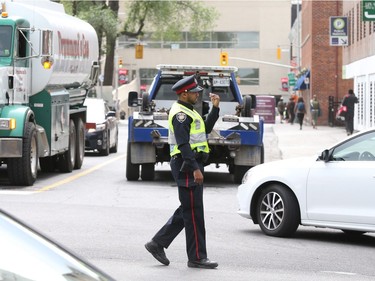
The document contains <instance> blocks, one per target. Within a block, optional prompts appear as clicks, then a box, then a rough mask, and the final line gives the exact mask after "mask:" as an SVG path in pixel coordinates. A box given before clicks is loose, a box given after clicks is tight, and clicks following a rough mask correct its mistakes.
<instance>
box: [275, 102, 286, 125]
mask: <svg viewBox="0 0 375 281" xmlns="http://www.w3.org/2000/svg"><path fill="white" fill-rule="evenodd" d="M277 110H278V112H279V115H280V123H283V119H284V111H285V102H284V100H283V97H281V98H280V100H279V102H278V103H277Z"/></svg>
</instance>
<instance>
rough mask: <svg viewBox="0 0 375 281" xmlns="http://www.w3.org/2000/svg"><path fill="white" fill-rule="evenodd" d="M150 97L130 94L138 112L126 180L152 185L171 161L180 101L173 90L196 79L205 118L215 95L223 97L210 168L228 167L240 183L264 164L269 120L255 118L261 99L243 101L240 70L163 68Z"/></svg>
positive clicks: (212, 139)
mask: <svg viewBox="0 0 375 281" xmlns="http://www.w3.org/2000/svg"><path fill="white" fill-rule="evenodd" d="M157 69H158V73H157V75H156V76H155V78H154V80H153V82H152V84H151V86H150V89H149V92H148V93H147V92H146V93H143V94H142V96H139V95H138V93H135V92H131V93H129V100H128V104H129V106H132V107H138V110H137V111H135V112H134V114H133V115H132V116H130V117H129V127H128V130H129V132H128V133H129V134H128V135H129V138H128V155H127V167H126V176H127V179H128V180H138V178H139V176H141V179H142V180H152V179H153V178H154V173H155V164H156V163H163V162H169V160H170V155H169V153H170V151H169V145H168V112H169V109H170V108H171V106H172V104H173V103H174V102H175V101H176V100H177V95H176V93H175V92H174V91H173V90H172V86H173V85H174V84H175V83H176V82H177V81H179V80H180V79H182V78H184V77H186V76H189V75H193V74H194V75H196V76H197V79H198V83H199V85H200V86H201V87H203V89H204V90H203V91H202V92H201V93H200V95H199V100H198V102H197V103H196V105H195V109H196V110H197V111H198V112H199V113H200V114H201V116H202V117H203V118H205V115H206V114H208V112H209V111H210V108H211V107H212V104H211V101H210V98H209V94H210V93H215V94H217V95H219V96H220V117H219V120H218V121H217V122H216V124H215V126H214V129H213V130H212V132H211V133H210V134H208V135H207V140H208V143H209V147H210V157H209V160H208V163H207V164H215V165H216V167H218V166H219V165H220V164H224V165H226V166H227V167H228V171H229V173H231V174H233V176H234V181H235V182H237V183H238V182H240V181H241V180H242V176H243V175H244V173H245V172H246V171H247V170H248V169H249V168H251V167H253V166H255V165H258V164H260V163H262V162H263V161H264V149H263V119H261V118H259V116H257V115H255V114H254V112H255V108H256V97H255V96H254V95H245V96H242V95H241V92H240V89H239V87H238V84H237V79H236V71H237V68H235V67H228V66H227V67H218V66H191V65H158V66H157Z"/></svg>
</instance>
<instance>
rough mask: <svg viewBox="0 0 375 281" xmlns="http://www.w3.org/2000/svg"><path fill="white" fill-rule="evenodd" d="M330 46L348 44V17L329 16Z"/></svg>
mask: <svg viewBox="0 0 375 281" xmlns="http://www.w3.org/2000/svg"><path fill="white" fill-rule="evenodd" d="M329 22H330V24H329V33H330V42H329V43H330V46H348V18H347V17H330V18H329Z"/></svg>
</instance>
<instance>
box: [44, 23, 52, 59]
mask: <svg viewBox="0 0 375 281" xmlns="http://www.w3.org/2000/svg"><path fill="white" fill-rule="evenodd" d="M52 35H53V33H52V30H42V56H43V57H50V56H52V45H53V44H52Z"/></svg>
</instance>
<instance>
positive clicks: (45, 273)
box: [0, 210, 115, 281]
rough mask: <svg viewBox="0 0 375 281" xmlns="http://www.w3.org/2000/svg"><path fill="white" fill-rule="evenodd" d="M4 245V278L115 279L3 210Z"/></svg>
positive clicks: (0, 272)
mask: <svg viewBox="0 0 375 281" xmlns="http://www.w3.org/2000/svg"><path fill="white" fill-rule="evenodd" d="M0 249H1V250H0V280H25V281H26V280H38V281H52V280H80V281H114V280H115V279H113V278H112V277H110V276H109V275H107V274H106V273H104V272H103V271H101V270H100V269H98V268H97V267H95V266H94V265H92V264H90V263H89V262H87V261H85V260H83V259H82V258H80V257H78V256H77V255H75V254H73V253H72V252H71V251H68V250H67V249H65V248H64V247H63V246H61V245H60V244H58V243H56V242H54V241H52V240H51V239H49V238H47V237H45V236H44V235H42V234H41V233H39V232H37V231H36V230H35V229H33V228H31V227H30V226H28V225H26V224H25V223H23V222H22V221H20V220H19V219H17V218H16V217H14V216H12V215H10V214H9V213H7V212H5V211H3V210H0Z"/></svg>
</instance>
